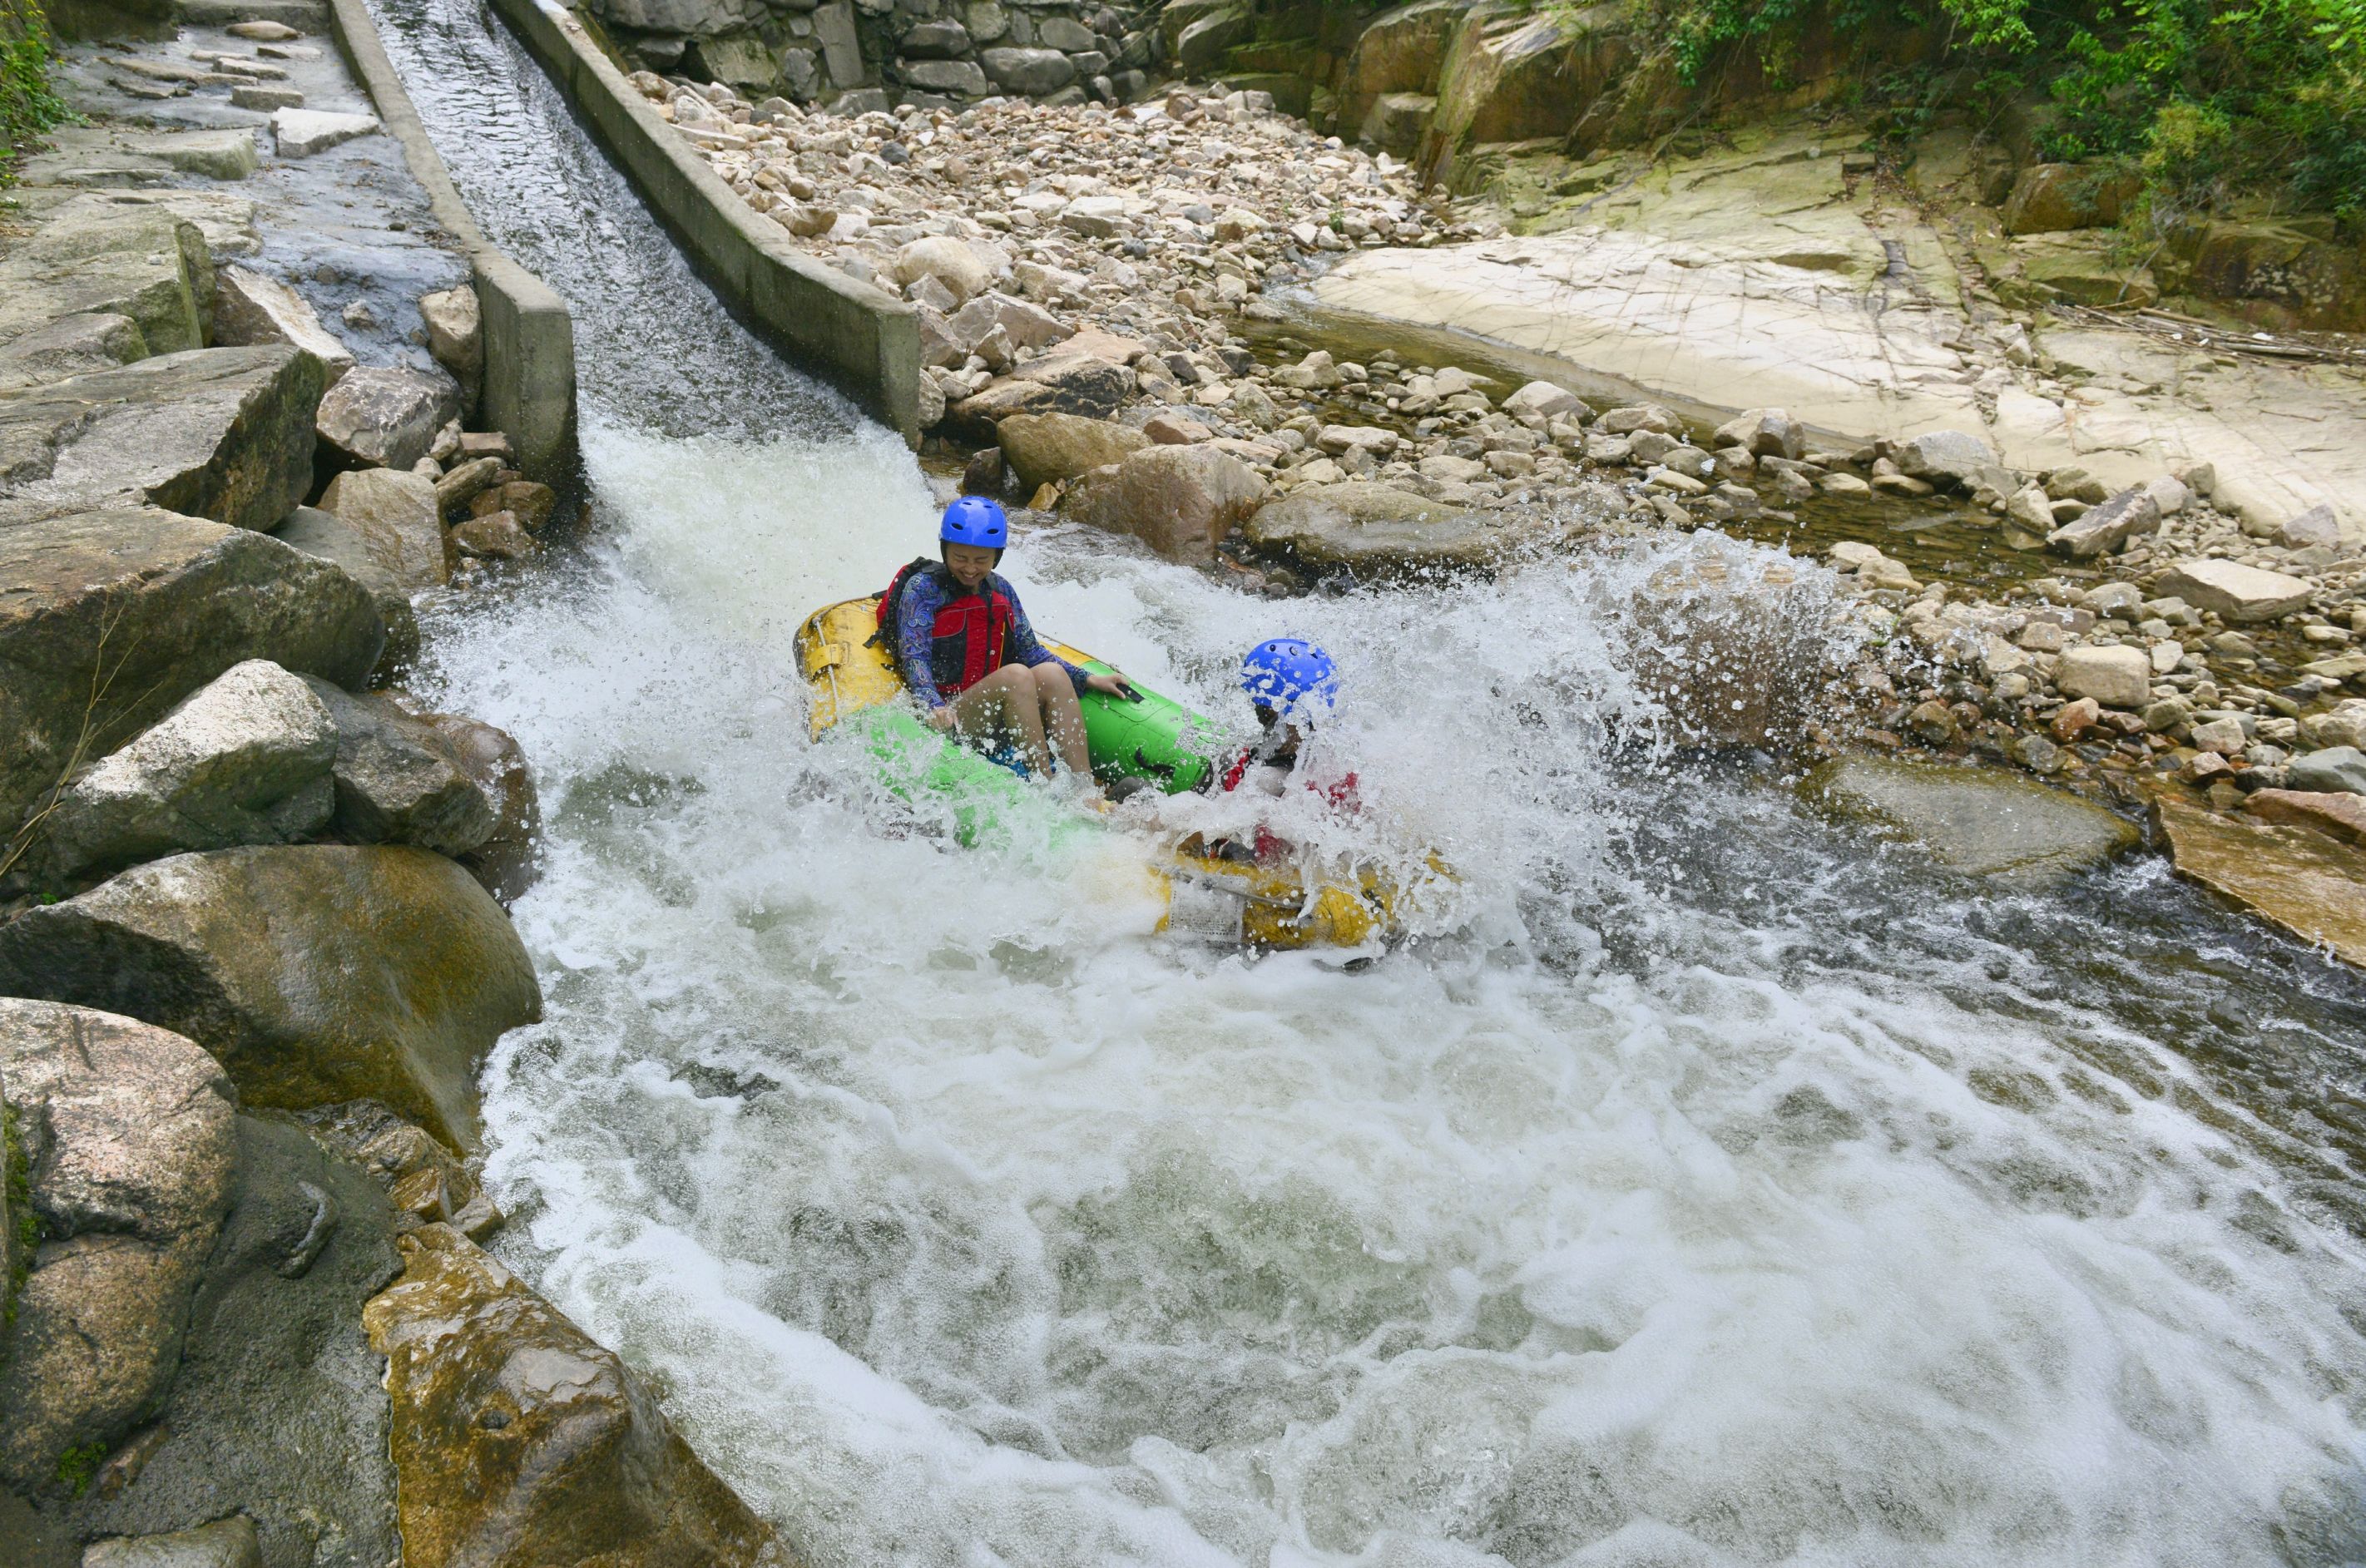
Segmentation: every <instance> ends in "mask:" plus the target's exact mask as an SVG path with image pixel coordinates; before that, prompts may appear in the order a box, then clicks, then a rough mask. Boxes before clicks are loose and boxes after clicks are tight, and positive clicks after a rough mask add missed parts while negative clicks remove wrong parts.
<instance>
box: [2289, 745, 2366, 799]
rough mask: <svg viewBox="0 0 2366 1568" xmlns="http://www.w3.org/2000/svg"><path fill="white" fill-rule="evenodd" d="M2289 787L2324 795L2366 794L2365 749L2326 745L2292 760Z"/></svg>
mask: <svg viewBox="0 0 2366 1568" xmlns="http://www.w3.org/2000/svg"><path fill="white" fill-rule="evenodd" d="M2289 777H2290V782H2291V785H2292V787H2293V789H2296V790H2305V791H2310V792H2314V793H2322V794H2327V795H2366V751H2360V750H2358V748H2356V747H2354V746H2328V747H2327V748H2326V749H2325V750H2320V751H2311V752H2308V753H2306V754H2305V755H2303V756H2299V757H2294V758H2293V760H2292V769H2291V773H2290V775H2289Z"/></svg>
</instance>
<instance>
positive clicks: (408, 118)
mask: <svg viewBox="0 0 2366 1568" xmlns="http://www.w3.org/2000/svg"><path fill="white" fill-rule="evenodd" d="M328 7H329V16H330V18H331V20H332V22H333V24H334V26H333V28H332V31H333V33H334V35H335V38H336V40H337V47H338V51H339V52H340V53H342V54H343V55H344V58H345V63H346V64H347V65H348V66H349V67H350V68H351V69H352V71H353V73H354V74H355V76H357V77H359V78H360V79H361V83H362V85H363V86H364V87H366V88H367V89H368V91H369V96H370V97H371V99H372V100H373V101H374V102H376V103H377V110H378V117H379V118H380V119H381V120H383V121H384V123H385V127H386V132H387V134H388V135H389V136H391V137H393V138H394V139H395V141H397V142H399V143H400V145H401V147H402V155H403V159H404V161H405V162H406V163H408V164H410V165H411V175H412V176H413V177H414V178H416V179H417V180H418V181H419V183H420V184H421V185H422V186H424V187H425V188H426V191H427V199H428V203H429V205H430V207H431V208H432V209H434V213H435V220H436V221H437V222H439V223H441V224H443V225H444V227H445V229H447V230H449V231H451V233H452V235H453V237H454V238H455V239H456V241H458V242H459V243H460V245H461V247H462V248H463V249H465V250H466V251H467V253H468V260H469V265H471V267H472V268H473V269H474V271H475V274H476V287H477V299H478V303H479V308H480V309H481V310H483V312H484V344H485V349H484V355H485V369H484V377H485V380H484V393H483V408H482V412H481V414H480V416H479V417H480V418H481V420H482V421H483V423H485V424H487V425H488V426H489V427H490V428H491V429H494V430H499V431H504V432H506V433H507V434H509V436H510V439H511V441H512V442H513V444H514V446H515V447H516V452H517V459H518V466H519V468H521V470H522V471H524V472H525V473H529V474H532V475H535V477H537V478H542V479H548V478H550V477H552V475H553V471H554V470H556V469H558V468H561V467H563V466H565V465H566V464H567V463H568V462H569V461H570V460H571V455H572V450H573V445H574V426H575V322H574V319H573V318H572V317H571V316H570V315H569V313H568V310H567V301H566V300H564V299H560V298H559V297H558V291H557V290H555V289H553V288H551V287H550V286H549V285H547V284H546V283H544V282H543V281H542V279H540V278H538V277H536V276H534V274H532V273H530V272H528V271H527V270H526V269H525V268H524V267H523V266H520V265H518V264H517V263H516V262H515V261H513V260H512V259H511V258H510V257H509V256H508V255H506V254H503V253H502V252H501V250H500V249H499V248H497V247H496V246H495V245H494V244H493V243H492V242H490V240H487V239H486V238H485V236H484V233H483V231H481V230H479V228H478V227H477V221H476V220H475V219H474V218H473V217H471V216H470V215H469V212H468V204H467V203H466V202H464V201H462V200H461V199H460V193H459V191H458V189H457V188H456V187H455V186H454V185H453V184H452V176H451V175H450V174H449V173H448V172H447V171H446V170H445V167H444V160H443V158H442V157H441V156H440V155H439V154H438V153H437V152H436V151H435V144H434V142H432V141H429V140H428V139H427V129H426V127H425V126H424V125H423V124H421V123H420V118H419V111H418V110H417V109H416V108H414V107H412V106H411V95H410V94H409V93H407V92H405V91H404V90H403V86H402V79H401V78H400V76H398V75H397V74H396V73H395V70H394V62H392V61H390V60H389V59H388V58H387V53H386V46H385V45H384V44H383V43H381V42H379V40H378V36H377V24H376V23H375V22H373V21H372V20H371V19H370V14H369V8H368V7H367V6H366V5H364V4H363V0H328Z"/></svg>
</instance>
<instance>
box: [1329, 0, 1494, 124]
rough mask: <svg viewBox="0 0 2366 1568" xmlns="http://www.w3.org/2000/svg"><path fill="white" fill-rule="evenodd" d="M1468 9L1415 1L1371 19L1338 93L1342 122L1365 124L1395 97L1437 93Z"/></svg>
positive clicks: (1446, 1) (1447, 0) (1452, 2)
mask: <svg viewBox="0 0 2366 1568" xmlns="http://www.w3.org/2000/svg"><path fill="white" fill-rule="evenodd" d="M1465 9H1466V7H1465V6H1463V5H1462V4H1461V3H1460V0H1414V3H1413V4H1412V5H1409V6H1398V7H1396V8H1395V9H1394V10H1391V11H1384V12H1382V13H1381V14H1380V16H1377V17H1373V18H1372V20H1371V21H1370V22H1369V24H1367V25H1366V27H1365V28H1364V29H1363V31H1362V32H1360V33H1358V34H1357V35H1356V46H1355V48H1354V49H1353V50H1352V51H1349V53H1348V55H1347V62H1346V71H1345V73H1344V85H1343V86H1342V87H1341V89H1340V94H1339V114H1338V119H1339V123H1340V124H1342V125H1361V124H1363V123H1364V119H1365V117H1366V116H1368V115H1369V114H1370V112H1371V110H1372V106H1373V104H1374V103H1375V102H1377V101H1378V100H1379V99H1380V97H1381V96H1384V95H1387V94H1392V93H1418V94H1425V95H1426V94H1433V93H1434V92H1435V91H1436V90H1437V81H1438V73H1439V71H1440V70H1441V68H1442V67H1443V66H1444V65H1445V63H1446V46H1447V44H1448V41H1449V40H1451V39H1452V38H1453V37H1454V28H1455V25H1456V24H1457V23H1458V22H1459V21H1460V20H1461V19H1462V17H1463V13H1464V10H1465Z"/></svg>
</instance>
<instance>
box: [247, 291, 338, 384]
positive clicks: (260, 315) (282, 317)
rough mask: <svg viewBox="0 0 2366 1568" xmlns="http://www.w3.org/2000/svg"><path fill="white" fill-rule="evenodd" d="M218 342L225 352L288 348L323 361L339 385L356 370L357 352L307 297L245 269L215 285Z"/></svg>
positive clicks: (331, 382) (329, 376)
mask: <svg viewBox="0 0 2366 1568" xmlns="http://www.w3.org/2000/svg"><path fill="white" fill-rule="evenodd" d="M214 342H215V343H216V344H219V345H221V346H224V347H239V346H244V345H250V344H271V343H284V344H288V345H289V346H290V347H294V348H300V349H302V350H304V351H305V352H306V353H308V354H310V355H312V356H313V357H314V358H316V359H318V360H319V361H320V362H321V365H322V367H325V368H326V370H327V371H328V379H329V382H330V384H331V385H334V384H335V382H336V381H337V378H339V377H341V376H343V375H344V373H345V372H346V371H348V370H351V369H352V368H353V367H354V355H353V351H352V350H351V349H349V348H347V347H346V346H345V345H344V344H343V343H340V342H339V341H338V340H337V339H336V337H335V336H334V335H333V334H332V333H330V331H329V329H328V328H326V327H324V326H322V325H321V318H320V317H319V316H317V315H315V314H314V313H313V311H312V307H311V306H310V305H309V304H307V303H305V301H304V297H303V296H302V295H300V294H299V293H297V292H296V291H295V290H294V289H293V288H288V287H287V285H286V284H284V283H282V282H280V281H279V280H278V279H277V278H276V277H267V276H264V275H263V274H262V273H259V272H251V271H249V270H248V269H247V268H245V267H242V266H226V267H224V268H222V269H221V275H220V278H219V280H218V281H217V282H216V283H215V285H214Z"/></svg>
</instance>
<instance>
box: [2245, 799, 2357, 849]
mask: <svg viewBox="0 0 2366 1568" xmlns="http://www.w3.org/2000/svg"><path fill="white" fill-rule="evenodd" d="M2243 809H2244V810H2246V811H2248V812H2249V813H2250V814H2251V815H2252V816H2254V817H2256V818H2259V820H2260V821H2262V822H2275V823H2280V824H2282V826H2285V827H2288V828H2315V829H2317V830H2318V831H2319V832H2322V833H2327V834H2330V835H2332V836H2333V837H2334V838H2337V839H2338V840H2341V841H2342V842H2343V843H2345V844H2366V795H2353V794H2349V793H2347V792H2344V793H2341V794H2323V793H2318V792H2314V791H2306V790H2297V789H2257V790H2253V791H2252V792H2251V793H2250V794H2249V795H2245V796H2244V797H2243Z"/></svg>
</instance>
